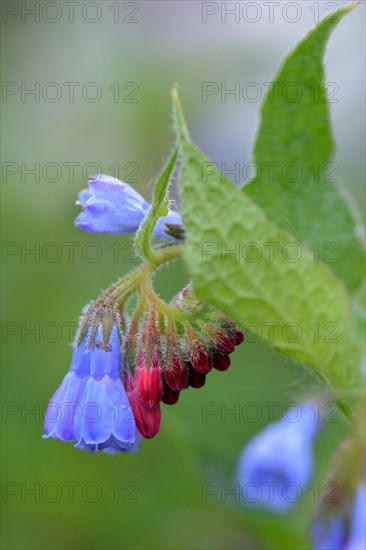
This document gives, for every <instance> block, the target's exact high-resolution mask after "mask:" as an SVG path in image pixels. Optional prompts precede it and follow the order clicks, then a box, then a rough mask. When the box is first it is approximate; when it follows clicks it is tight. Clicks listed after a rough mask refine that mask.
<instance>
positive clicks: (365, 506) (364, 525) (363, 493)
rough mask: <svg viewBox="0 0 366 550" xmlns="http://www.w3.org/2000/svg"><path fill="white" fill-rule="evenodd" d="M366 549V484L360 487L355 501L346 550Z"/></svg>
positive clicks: (363, 482)
mask: <svg viewBox="0 0 366 550" xmlns="http://www.w3.org/2000/svg"><path fill="white" fill-rule="evenodd" d="M365 548H366V482H365V481H362V483H360V485H359V486H358V489H357V491H356V494H355V496H354V500H353V506H352V516H351V529H350V534H349V537H348V542H347V544H346V546H345V549H344V550H364V549H365Z"/></svg>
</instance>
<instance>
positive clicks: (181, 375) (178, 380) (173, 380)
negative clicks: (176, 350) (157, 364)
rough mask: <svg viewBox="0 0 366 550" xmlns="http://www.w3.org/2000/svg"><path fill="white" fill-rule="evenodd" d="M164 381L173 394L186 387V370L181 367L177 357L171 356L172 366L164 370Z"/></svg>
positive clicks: (183, 366)
mask: <svg viewBox="0 0 366 550" xmlns="http://www.w3.org/2000/svg"><path fill="white" fill-rule="evenodd" d="M165 380H166V383H167V385H168V386H169V388H170V389H172V390H173V391H174V392H177V391H178V392H179V391H180V390H183V389H184V388H186V387H187V385H188V370H187V368H186V366H185V365H182V364H181V362H180V359H179V357H178V355H173V356H172V366H171V368H167V369H166V370H165Z"/></svg>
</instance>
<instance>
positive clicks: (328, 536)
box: [311, 514, 346, 550]
mask: <svg viewBox="0 0 366 550" xmlns="http://www.w3.org/2000/svg"><path fill="white" fill-rule="evenodd" d="M311 535H312V539H313V549H314V550H343V549H344V542H345V540H346V528H345V521H344V518H343V517H342V515H340V514H331V515H329V516H326V517H318V518H317V519H316V520H315V521H314V523H313V526H312V530H311Z"/></svg>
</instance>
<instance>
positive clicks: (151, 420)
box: [127, 389, 161, 439]
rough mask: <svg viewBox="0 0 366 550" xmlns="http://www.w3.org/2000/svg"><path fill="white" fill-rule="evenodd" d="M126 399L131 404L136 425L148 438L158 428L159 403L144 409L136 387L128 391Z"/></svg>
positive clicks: (157, 430) (159, 416) (155, 432)
mask: <svg viewBox="0 0 366 550" xmlns="http://www.w3.org/2000/svg"><path fill="white" fill-rule="evenodd" d="M127 395H128V399H129V402H130V404H131V408H132V412H133V416H134V418H135V423H136V427H137V429H138V430H139V432H140V433H141V435H142V436H143V437H145V438H146V439H150V438H151V437H154V435H156V434H157V433H158V432H159V430H160V423H161V410H160V405H157V406H156V407H154V408H152V409H146V408H145V407H143V406H142V404H141V401H140V398H139V395H138V391H137V389H134V390H132V392H129V393H128V394H127Z"/></svg>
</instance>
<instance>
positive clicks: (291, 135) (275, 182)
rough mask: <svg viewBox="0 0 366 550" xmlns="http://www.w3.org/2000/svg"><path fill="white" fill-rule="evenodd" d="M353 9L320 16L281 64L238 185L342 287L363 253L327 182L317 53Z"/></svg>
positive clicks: (328, 151)
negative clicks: (250, 174)
mask: <svg viewBox="0 0 366 550" xmlns="http://www.w3.org/2000/svg"><path fill="white" fill-rule="evenodd" d="M353 7H354V6H348V7H346V8H344V9H342V10H339V11H338V12H337V13H336V15H333V16H330V17H328V18H326V19H324V20H323V21H321V22H320V23H319V25H318V26H317V27H316V28H315V29H314V30H313V31H312V32H310V33H309V34H308V36H307V37H306V38H305V39H304V40H303V41H302V42H300V44H299V45H298V46H297V47H296V48H295V50H294V51H293V52H292V53H291V55H290V56H289V57H288V58H287V59H286V60H285V62H284V63H283V65H282V67H281V68H280V70H279V73H278V74H277V76H276V77H275V78H274V81H273V82H272V85H271V87H270V88H269V91H268V94H267V96H266V99H265V101H264V104H263V106H262V116H261V123H260V128H259V132H258V135H257V138H256V143H255V147H254V161H255V164H256V167H257V175H256V177H255V179H254V180H253V181H252V182H251V183H250V184H248V185H247V186H245V187H244V192H245V193H246V194H247V195H248V196H249V197H250V198H251V199H253V200H254V201H255V202H256V203H257V204H259V205H260V206H261V207H262V208H263V209H264V210H265V211H266V213H267V214H268V217H269V218H270V219H271V220H273V221H275V222H276V224H277V225H279V226H280V227H282V228H283V229H285V230H286V231H287V232H288V233H290V234H292V235H294V236H295V237H296V238H297V240H298V241H299V242H300V243H302V244H303V245H305V246H306V247H308V248H311V249H312V250H313V252H314V255H315V256H316V257H318V258H319V260H321V261H323V262H325V263H327V265H328V267H329V269H331V271H333V273H334V274H335V275H336V276H337V277H339V278H340V279H342V280H343V281H344V283H345V284H346V286H347V288H348V289H349V290H350V291H354V290H355V289H356V288H357V287H358V286H359V285H360V283H361V280H362V277H363V269H364V263H363V262H364V254H363V248H362V245H361V243H360V240H359V238H358V236H357V228H356V223H355V220H354V218H353V216H352V213H351V211H350V208H349V205H348V204H347V200H346V199H345V197H344V193H343V192H342V190H341V189H340V184H339V183H337V184H336V185H335V184H334V183H333V182H332V180H333V181H334V180H336V179H337V175H336V173H337V171H338V167H337V165H336V164H335V163H333V162H331V158H332V153H333V149H334V143H333V137H332V133H331V124H330V115H329V104H328V100H327V94H326V90H325V84H324V67H323V56H324V51H325V47H326V43H327V41H328V38H329V36H330V34H331V32H332V30H333V29H334V27H335V26H336V24H337V22H338V21H339V20H340V19H341V18H342V17H343V16H344V15H345V14H346V13H348V12H349V11H350V10H351V9H353ZM334 85H335V86H336V84H335V83H332V84H330V85H329V90H328V91H329V93H332V92H333V93H334V89H336V88H334ZM335 97H336V96H335ZM338 187H339V188H338ZM342 193H343V194H342Z"/></svg>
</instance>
